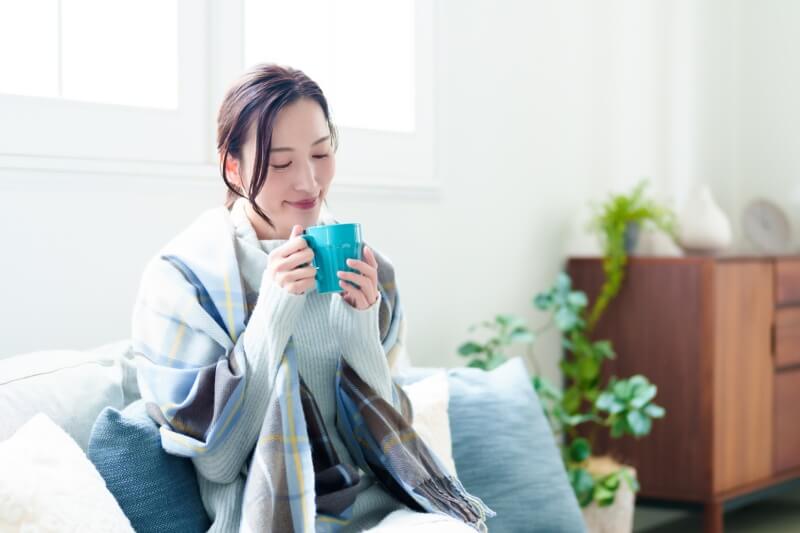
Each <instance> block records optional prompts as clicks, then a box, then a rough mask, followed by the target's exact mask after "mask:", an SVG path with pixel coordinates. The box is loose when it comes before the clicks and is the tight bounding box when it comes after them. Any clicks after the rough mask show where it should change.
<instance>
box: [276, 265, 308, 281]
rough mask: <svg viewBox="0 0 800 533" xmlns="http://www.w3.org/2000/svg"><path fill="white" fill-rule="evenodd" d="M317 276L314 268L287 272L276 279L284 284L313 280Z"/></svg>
mask: <svg viewBox="0 0 800 533" xmlns="http://www.w3.org/2000/svg"><path fill="white" fill-rule="evenodd" d="M316 276H317V269H316V268H314V267H307V268H296V269H294V270H290V271H289V272H282V273H281V274H279V275H278V277H279V278H280V279H281V280H282V281H283V283H284V284H286V283H292V282H295V281H302V280H306V279H314V278H315V277H316Z"/></svg>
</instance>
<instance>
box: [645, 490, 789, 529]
mask: <svg viewBox="0 0 800 533" xmlns="http://www.w3.org/2000/svg"><path fill="white" fill-rule="evenodd" d="M633 530H634V531H635V532H636V533H673V532H674V533H695V532H697V533H702V531H703V515H702V514H701V513H700V512H687V511H674V510H666V509H659V508H652V507H638V506H637V508H636V515H635V517H634V521H633ZM725 533H800V490H795V491H792V492H788V493H785V494H782V495H780V496H775V497H772V498H770V499H767V500H762V501H760V502H757V503H753V504H750V505H748V506H746V507H741V508H739V509H735V510H733V511H730V512H727V513H725Z"/></svg>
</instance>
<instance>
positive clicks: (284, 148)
mask: <svg viewBox="0 0 800 533" xmlns="http://www.w3.org/2000/svg"><path fill="white" fill-rule="evenodd" d="M330 138H331V136H330V135H326V136H325V137H320V138H319V139H317V140H316V141H314V142H313V143H311V146H316V145H318V144H319V143H321V142H323V141H327V140H328V139H330ZM269 151H270V152H294V148H289V147H281V148H270V149H269Z"/></svg>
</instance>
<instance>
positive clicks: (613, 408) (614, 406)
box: [594, 392, 625, 415]
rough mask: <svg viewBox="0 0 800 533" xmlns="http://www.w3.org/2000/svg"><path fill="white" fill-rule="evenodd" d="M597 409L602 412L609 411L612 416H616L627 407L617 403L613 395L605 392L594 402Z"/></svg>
mask: <svg viewBox="0 0 800 533" xmlns="http://www.w3.org/2000/svg"><path fill="white" fill-rule="evenodd" d="M594 405H595V407H597V408H598V409H599V410H601V411H608V412H609V413H610V414H612V415H615V414H617V413H620V412H622V411H623V410H624V409H625V406H624V405H623V404H621V403H620V402H618V401H617V399H616V398H615V397H614V395H613V394H611V393H610V392H603V393H601V394H600V396H598V397H597V401H596V402H594Z"/></svg>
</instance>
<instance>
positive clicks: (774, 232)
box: [742, 199, 792, 254]
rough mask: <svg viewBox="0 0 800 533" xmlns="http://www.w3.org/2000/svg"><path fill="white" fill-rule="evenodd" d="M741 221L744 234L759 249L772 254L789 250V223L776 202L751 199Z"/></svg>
mask: <svg viewBox="0 0 800 533" xmlns="http://www.w3.org/2000/svg"><path fill="white" fill-rule="evenodd" d="M742 223H743V226H744V233H745V235H747V238H748V239H750V242H752V243H753V244H754V245H755V246H756V247H757V248H758V249H759V250H760V251H762V252H766V253H773V254H779V253H785V252H787V251H789V244H790V241H791V232H792V230H791V224H790V223H789V217H787V216H786V213H784V212H783V210H782V209H781V208H780V207H778V206H777V205H776V204H774V203H772V202H770V201H769V200H764V199H757V200H753V201H752V202H750V203H749V204H748V205H747V207H745V209H744V213H743V215H742Z"/></svg>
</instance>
